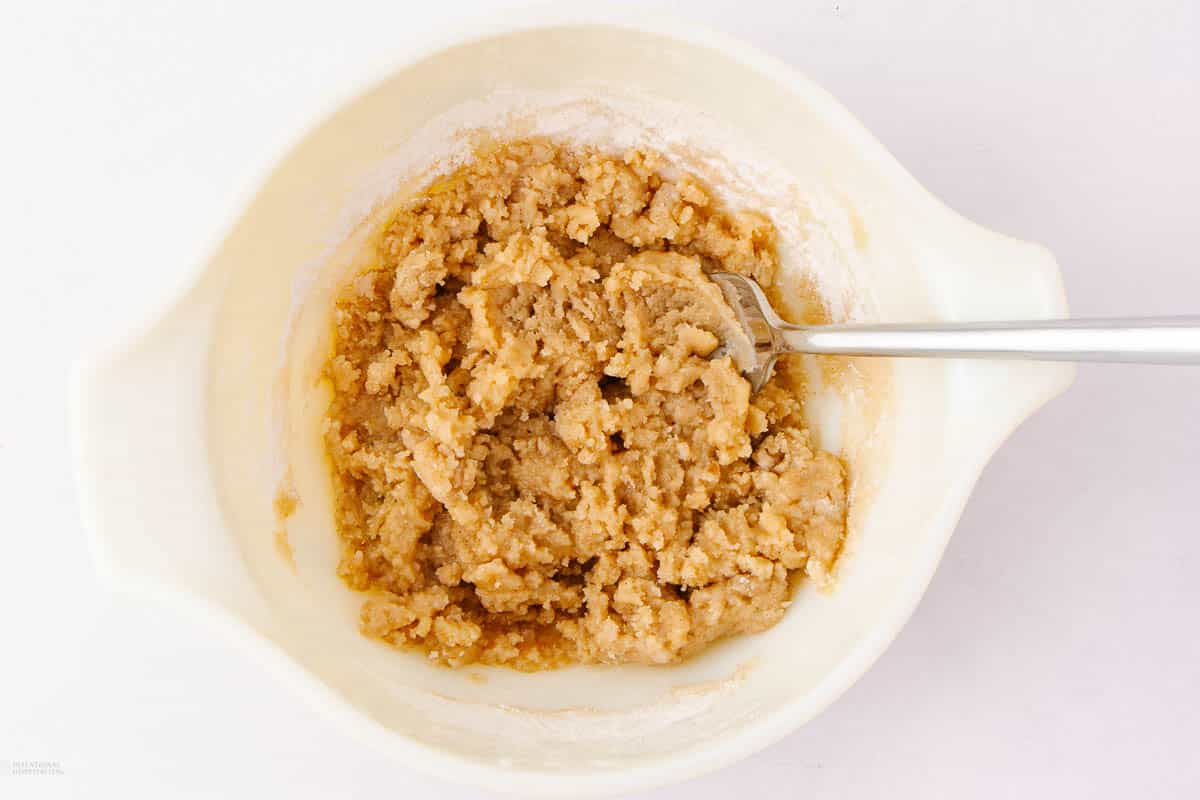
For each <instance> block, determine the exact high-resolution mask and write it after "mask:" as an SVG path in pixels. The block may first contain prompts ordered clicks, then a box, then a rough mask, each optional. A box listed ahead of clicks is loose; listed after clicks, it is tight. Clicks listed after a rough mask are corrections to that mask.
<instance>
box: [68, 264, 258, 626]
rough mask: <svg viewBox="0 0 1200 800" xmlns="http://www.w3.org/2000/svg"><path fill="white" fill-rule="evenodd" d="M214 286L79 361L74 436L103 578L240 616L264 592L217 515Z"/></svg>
mask: <svg viewBox="0 0 1200 800" xmlns="http://www.w3.org/2000/svg"><path fill="white" fill-rule="evenodd" d="M221 288H222V286H221V283H220V281H218V280H216V276H212V277H209V278H202V279H201V280H200V281H199V282H198V283H197V284H195V285H194V286H193V287H192V288H191V289H190V290H188V291H187V293H186V294H185V295H184V296H183V297H182V299H180V300H179V301H178V302H177V303H176V304H175V306H174V308H172V309H171V310H170V311H169V312H168V313H166V314H165V315H163V316H162V317H160V318H159V319H157V320H156V321H155V322H153V323H152V324H151V325H149V326H146V327H145V329H144V332H143V333H141V334H140V335H137V336H134V337H131V338H128V339H126V340H125V343H124V344H121V345H117V346H116V347H111V348H108V349H107V351H106V352H104V353H103V354H101V355H99V356H97V357H94V358H89V359H84V360H81V361H80V362H79V363H77V364H76V365H75V367H74V370H73V374H72V376H71V377H72V379H71V396H70V398H69V403H70V410H71V428H72V431H71V433H72V436H71V438H72V444H73V449H74V460H75V472H76V484H77V487H78V495H79V504H80V512H81V515H82V518H83V524H84V528H85V529H86V531H87V534H88V537H89V540H90V545H91V549H92V554H93V557H94V559H95V562H96V567H97V570H98V572H99V573H100V575H101V577H102V579H104V580H106V581H108V582H109V583H110V584H111V585H112V586H113V587H114V588H117V589H122V590H127V589H132V588H151V589H158V590H165V591H167V592H176V591H180V590H183V591H185V592H188V593H193V594H199V595H202V596H205V597H207V598H208V599H211V600H217V601H219V602H220V603H221V604H222V605H225V606H227V607H229V608H230V610H233V609H235V608H236V610H237V611H238V612H239V613H241V614H242V615H243V616H244V615H246V614H247V613H252V612H255V611H258V610H260V609H261V603H262V600H261V597H260V595H259V593H258V591H257V590H256V588H255V586H254V585H253V582H252V581H251V579H250V576H249V574H248V573H247V571H246V568H245V566H244V561H243V559H242V557H241V555H240V553H239V552H238V549H237V547H236V545H235V543H234V542H233V541H232V538H231V537H230V535H229V533H228V530H227V527H226V525H225V523H224V521H223V519H222V512H221V506H220V503H219V499H218V497H217V496H216V492H215V489H214V485H213V481H212V480H211V474H210V465H209V460H208V450H207V445H206V415H207V414H206V407H207V404H208V392H207V385H208V378H207V375H208V350H209V342H210V334H211V330H212V326H213V322H214V319H215V316H216V309H217V306H218V303H219V300H220V296H221Z"/></svg>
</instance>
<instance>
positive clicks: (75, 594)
mask: <svg viewBox="0 0 1200 800" xmlns="http://www.w3.org/2000/svg"><path fill="white" fill-rule="evenodd" d="M470 5H471V6H472V7H478V6H480V5H482V4H470ZM659 5H662V6H663V7H667V8H670V5H671V4H659ZM723 5H724V4H721V3H715V2H713V3H695V2H693V3H689V4H684V5H680V8H681V9H683V10H685V11H686V12H687V13H688V14H689V15H690V16H696V17H699V18H701V19H702V20H705V21H708V22H710V23H712V24H714V25H716V26H719V27H722V28H725V29H727V30H729V31H731V32H733V33H735V34H738V35H741V36H743V37H744V38H746V39H748V40H750V41H752V42H754V43H757V44H759V45H761V46H762V47H764V48H766V49H767V50H769V51H771V52H773V53H775V54H776V55H779V56H781V57H783V58H786V59H788V60H790V61H791V62H792V63H794V64H796V65H797V66H799V67H800V68H801V69H802V70H804V71H805V72H807V73H808V74H809V75H810V76H812V77H813V78H814V79H816V80H817V81H818V82H820V83H821V84H823V85H824V86H825V87H826V88H828V89H829V90H830V91H832V92H833V93H834V94H835V95H837V96H838V97H839V98H840V99H841V100H842V101H843V102H844V103H846V105H848V106H849V107H850V108H851V110H853V111H854V112H855V113H857V114H858V115H859V116H860V118H862V119H863V121H864V122H865V123H866V124H867V126H868V127H869V128H870V129H871V130H872V131H873V132H874V133H875V134H876V135H877V136H878V137H879V138H880V139H881V140H882V141H883V142H884V143H885V144H887V145H888V146H890V147H891V148H892V149H893V151H894V152H895V153H896V155H897V156H898V157H899V159H900V161H901V162H902V163H904V164H905V165H906V166H907V167H908V168H909V169H910V170H911V171H912V172H913V173H914V174H915V175H916V176H917V178H918V179H920V180H922V181H923V182H924V183H925V184H926V185H927V186H928V187H929V188H930V190H931V191H933V192H934V193H935V194H937V195H939V196H940V197H942V198H943V199H945V200H946V201H947V202H949V203H950V204H951V205H953V206H955V207H956V208H958V209H959V210H961V211H962V212H964V213H965V214H966V215H967V216H969V217H971V218H973V219H976V220H977V221H979V222H981V223H983V224H985V225H989V226H991V227H994V228H996V229H997V230H999V231H1001V232H1005V233H1010V234H1013V235H1016V236H1019V237H1022V238H1027V239H1032V240H1034V241H1039V242H1042V243H1044V244H1046V245H1048V246H1049V247H1050V248H1051V249H1052V250H1054V252H1055V253H1056V255H1057V256H1058V258H1059V261H1060V263H1061V264H1062V266H1063V270H1064V272H1065V274H1066V277H1067V282H1068V290H1069V293H1070V297H1071V299H1072V302H1073V307H1074V311H1075V313H1076V314H1077V315H1088V314H1093V315H1098V314H1109V313H1111V314H1118V313H1119V314H1130V315H1132V314H1153V313H1172V312H1176V313H1182V312H1195V311H1196V307H1197V305H1198V304H1200V300H1198V298H1200V256H1198V255H1197V250H1196V243H1195V235H1196V228H1197V216H1198V212H1197V200H1196V198H1197V197H1198V196H1200V157H1198V156H1197V154H1196V152H1195V150H1194V148H1195V144H1196V142H1197V141H1200V12H1198V10H1197V7H1196V6H1195V5H1194V4H1193V3H1190V2H1187V1H1186V0H1180V1H1179V2H1173V3H1172V2H1167V3H1159V4H1154V5H1152V6H1149V7H1137V6H1136V4H1126V3H1120V4H1118V3H1112V4H1110V5H1105V6H1102V7H1097V6H1092V7H1090V8H1088V7H1084V6H1083V5H1082V4H1079V6H1078V7H1075V6H1076V4H1061V3H1060V4H1054V7H1051V8H1047V7H1046V6H1049V5H1052V4H1045V3H1032V2H1030V3H1025V2H1022V3H1018V4H1014V3H1008V4H1004V8H1003V10H1001V9H1000V8H997V9H995V10H993V11H991V12H985V11H982V10H973V9H969V8H966V7H964V6H963V5H962V4H958V3H949V2H945V3H913V2H908V3H903V2H894V3H891V2H889V3H875V4H870V5H868V4H861V3H857V2H852V1H851V0H844V1H843V2H841V3H796V4H792V3H779V4H776V5H767V4H748V3H745V2H743V3H739V4H737V5H736V7H731V8H728V9H725V8H722V7H721V6H723ZM243 6H252V7H251V8H245V7H243ZM338 6H339V11H338V13H337V14H336V15H335V14H334V12H333V11H332V10H328V11H324V12H320V13H314V12H297V11H296V10H295V9H294V8H291V7H289V6H287V5H282V4H280V5H276V6H268V5H265V4H236V5H233V4H231V5H230V6H229V8H227V9H224V10H222V9H220V8H217V7H215V6H214V4H195V5H181V7H179V8H171V7H169V6H168V5H167V4H162V3H159V4H149V3H140V4H137V6H134V5H133V4H119V5H118V4H102V3H86V4H85V3H78V4H74V5H72V6H71V7H66V8H60V9H35V7H34V4H27V5H26V6H24V7H23V8H22V10H21V11H19V12H17V18H16V22H15V25H14V24H6V26H5V28H4V30H3V31H2V32H0V37H3V39H4V40H3V41H0V53H2V54H3V55H0V59H4V61H5V62H6V63H4V64H3V66H4V67H6V69H5V70H4V71H3V72H2V73H0V74H4V76H5V77H4V78H3V79H0V80H2V81H3V84H4V85H3V86H0V88H2V89H3V94H2V95H0V96H3V97H5V98H6V99H7V100H8V103H7V106H8V107H9V108H10V109H12V108H16V109H17V111H18V112H19V113H15V114H14V113H9V114H8V115H6V116H7V117H8V119H7V120H6V122H5V132H4V134H0V137H3V139H4V140H5V141H7V140H9V139H12V140H13V141H12V143H11V144H8V146H6V147H4V148H3V150H2V151H0V152H2V155H0V175H4V176H5V189H4V193H3V196H2V198H0V204H3V207H2V208H0V212H2V213H3V215H4V218H5V219H6V220H8V221H10V224H6V225H5V226H4V239H3V241H4V243H5V244H6V245H8V246H7V247H6V248H5V265H4V267H3V269H4V270H5V273H4V274H5V275H6V277H7V278H8V286H7V287H6V291H5V292H4V293H2V294H0V320H2V321H0V325H2V326H3V328H0V335H3V341H4V351H3V352H4V354H5V356H6V358H5V361H6V365H7V367H8V370H7V378H6V380H5V389H6V392H5V393H4V396H3V397H2V398H0V411H3V412H4V414H3V419H4V423H3V426H0V486H3V487H4V489H3V492H4V494H3V497H4V500H5V508H6V511H7V513H8V520H7V524H6V525H5V526H4V530H5V533H6V546H7V549H6V551H5V558H4V560H3V561H2V562H0V608H2V609H3V611H0V622H2V623H3V626H4V632H5V634H6V636H5V648H4V651H3V655H4V657H3V659H0V761H2V760H18V759H37V760H54V761H58V762H60V763H61V764H62V766H63V769H64V771H65V772H66V773H67V774H66V775H65V776H61V777H20V778H15V777H5V776H4V775H3V772H0V795H4V796H14V797H23V796H38V795H45V796H51V797H60V796H71V795H82V796H109V795H116V794H118V793H120V794H122V795H128V796H140V795H142V794H148V793H151V792H158V793H166V794H168V795H171V796H187V795H188V793H189V792H191V793H194V794H195V795H196V796H201V795H207V794H212V793H215V792H223V793H226V794H230V795H235V796H241V795H246V796H249V795H251V794H252V793H253V794H258V793H260V792H263V791H275V792H278V791H283V790H286V791H287V792H288V793H289V794H290V795H291V796H295V797H304V796H312V797H320V796H327V795H329V794H330V793H332V792H333V791H334V790H335V788H336V787H340V786H342V785H344V784H345V783H346V782H347V781H348V782H350V783H351V785H352V786H353V787H354V789H355V792H354V793H355V794H356V795H365V793H366V792H368V791H387V792H396V791H402V792H403V793H405V794H406V795H407V796H414V797H421V796H435V795H436V796H439V797H456V796H457V797H474V796H477V793H473V792H470V791H467V790H457V789H455V788H453V787H449V786H447V785H444V784H440V783H436V782H433V781H430V780H427V779H424V778H421V777H419V776H416V775H412V774H409V773H406V772H404V771H402V770H400V769H398V768H397V767H396V766H395V765H394V764H392V763H390V762H388V761H386V760H384V759H382V758H381V757H379V756H377V755H376V754H374V753H372V752H362V751H360V750H359V749H358V748H357V747H356V746H355V744H354V743H353V742H351V741H348V740H346V739H345V738H343V737H342V736H341V735H340V734H339V733H338V732H337V731H335V730H334V729H332V728H331V727H330V726H329V725H327V724H326V723H324V722H323V721H322V720H320V719H318V718H317V717H316V716H315V715H314V714H312V713H311V712H309V711H307V710H306V709H304V708H303V707H300V706H298V705H297V704H296V703H295V701H294V698H293V697H292V696H291V695H290V694H288V693H287V692H286V691H285V690H283V689H282V688H280V687H275V686H272V685H270V683H269V682H268V681H267V680H266V678H265V677H264V675H263V673H262V672H261V671H259V670H258V668H257V667H255V666H254V665H253V664H252V663H250V662H249V661H248V659H246V658H245V657H243V656H242V655H241V654H240V653H239V652H235V651H233V650H231V649H229V648H228V646H227V645H225V644H224V643H223V642H222V641H220V640H218V639H215V638H213V637H211V636H210V635H208V634H207V633H205V632H203V631H201V630H199V629H198V628H196V627H195V626H194V625H192V624H191V623H190V622H188V621H186V620H181V619H179V618H177V617H175V616H174V615H173V614H171V613H167V612H160V611H158V610H157V609H154V608H149V607H147V604H146V602H145V600H144V598H138V597H133V598H128V599H126V598H111V597H109V596H108V595H107V594H106V593H105V592H103V591H102V590H100V589H99V587H97V585H96V583H95V580H94V578H93V577H92V571H91V565H90V561H89V558H88V555H87V553H86V551H85V550H84V548H83V542H82V537H81V533H80V530H79V525H78V523H77V521H76V518H75V508H74V501H73V491H72V488H71V486H70V480H69V476H68V473H67V459H66V456H65V446H66V437H65V431H64V425H63V417H64V415H65V411H64V391H65V367H66V364H67V362H68V360H69V359H70V357H71V356H72V355H73V353H74V352H75V351H76V350H77V349H78V348H79V347H80V345H81V344H82V343H83V341H84V340H85V339H86V338H87V333H86V331H89V330H93V329H105V330H109V329H111V328H113V327H114V326H119V325H120V324H121V323H122V321H123V320H125V319H127V318H128V316H129V314H130V312H131V309H134V308H136V307H137V306H138V304H139V301H138V297H139V296H141V295H142V294H143V292H145V293H146V294H147V295H149V294H150V292H149V291H148V289H149V287H150V286H153V287H156V288H160V287H162V286H164V285H169V284H173V283H175V282H176V281H177V280H178V279H179V277H180V275H181V272H182V267H183V266H184V265H183V264H180V263H178V261H176V260H173V259H172V252H173V251H176V250H177V251H179V252H183V253H188V252H192V251H194V249H195V247H194V245H195V243H197V242H199V241H202V240H203V237H204V234H205V231H206V230H207V227H206V226H207V225H209V224H211V222H212V220H211V215H212V214H213V213H216V212H218V211H219V210H220V209H222V208H223V203H224V199H225V197H226V196H227V194H228V193H229V192H230V191H231V186H232V185H234V184H235V183H236V182H237V180H239V179H240V177H241V175H242V173H243V171H244V167H245V165H246V164H249V163H252V162H253V161H254V160H255V159H256V158H257V156H258V155H259V154H260V153H261V152H262V148H269V147H271V146H272V145H273V143H274V142H275V141H276V139H277V138H278V136H279V135H280V134H281V133H286V132H287V131H290V130H294V129H295V128H296V126H298V125H300V124H303V123H304V122H305V119H304V115H303V114H302V113H301V109H307V107H308V104H307V103H306V102H305V98H307V97H310V96H311V94H310V93H311V92H314V91H318V88H317V87H319V86H320V85H321V84H322V82H325V81H339V80H345V79H348V78H352V77H353V76H356V75H359V74H361V73H362V72H363V71H364V69H365V66H366V65H369V64H374V63H379V62H380V61H385V62H386V61H387V60H388V53H389V52H394V50H395V48H398V47H402V46H403V42H404V41H405V40H406V39H408V38H410V37H414V36H418V35H419V33H420V30H421V28H422V26H425V25H429V24H431V23H433V22H435V20H434V16H435V15H437V17H439V18H441V17H443V16H444V15H447V14H462V13H467V6H468V4H465V3H459V4H455V5H453V6H452V5H451V4H449V3H442V4H439V5H438V6H437V9H436V10H430V11H427V12H424V13H423V14H420V15H419V14H417V13H416V12H415V11H412V10H403V9H401V8H400V7H399V4H394V3H386V4H385V3H380V4H377V5H374V6H370V7H368V6H367V5H366V4H352V3H341V4H338ZM298 15H299V16H298ZM347 20H349V21H347ZM1197 397H1200V370H1194V369H1191V370H1186V371H1184V370H1167V369H1163V368H1148V367H1145V368H1143V367H1130V368H1120V367H1094V368H1085V369H1083V370H1082V371H1081V373H1080V378H1079V380H1078V382H1077V384H1076V386H1075V387H1074V388H1073V389H1072V390H1071V391H1070V392H1069V393H1068V395H1067V396H1065V397H1063V398H1061V399H1059V400H1058V401H1056V402H1055V403H1054V404H1053V405H1052V406H1051V407H1049V408H1048V409H1046V410H1045V411H1044V412H1042V413H1041V414H1040V415H1039V416H1038V417H1036V418H1035V419H1034V420H1033V421H1032V422H1030V423H1029V424H1027V425H1026V426H1025V427H1024V428H1023V429H1022V430H1021V431H1020V432H1019V433H1018V434H1017V435H1016V437H1015V438H1014V439H1013V440H1012V441H1011V442H1010V443H1009V445H1007V446H1006V447H1005V448H1004V449H1003V450H1002V451H1001V453H1000V454H999V455H998V456H997V458H996V459H995V460H994V461H993V463H992V465H991V466H990V467H989V469H988V471H987V474H986V475H985V476H984V479H983V481H982V482H981V484H980V486H979V488H978V489H977V491H976V493H975V495H974V498H973V500H972V501H971V504H970V505H969V507H968V509H967V512H966V515H965V517H964V519H963V522H962V524H961V525H960V527H959V531H958V533H957V534H956V537H955V539H954V541H953V542H952V544H951V546H950V550H949V552H948V555H947V558H946V560H945V562H943V565H942V568H941V570H940V571H939V573H938V575H937V577H936V578H935V580H934V583H933V586H932V587H931V590H930V592H929V594H928V595H927V596H926V598H925V601H924V602H923V604H922V607H921V608H920V610H919V611H918V612H917V615H916V616H915V617H914V619H913V621H912V622H911V623H910V625H909V626H908V628H907V629H906V630H905V631H904V633H902V634H901V636H900V638H899V640H898V641H897V642H896V644H895V645H894V646H893V648H892V649H891V650H890V651H889V652H888V653H887V654H886V655H885V656H884V657H883V659H882V660H881V661H880V662H879V664H878V665H877V666H876V667H875V669H874V670H873V671H872V672H870V673H869V674H868V675H867V677H866V678H864V679H863V680H862V681H861V682H860V683H859V684H858V685H857V686H856V687H855V688H853V689H852V690H851V691H850V692H849V693H848V694H847V695H846V696H845V697H844V698H843V699H842V700H841V701H840V702H839V703H838V704H837V705H835V706H834V707H833V708H832V709H831V710H830V711H828V712H827V713H826V714H824V715H823V716H822V717H820V718H819V719H817V720H816V721H815V722H813V723H812V724H810V725H809V726H807V727H806V728H804V729H803V730H801V731H800V732H799V733H797V734H795V735H793V736H791V737H790V738H788V739H786V740H785V741H784V742H782V743H780V744H779V745H777V746H775V747H773V748H772V749H770V750H768V751H766V752H765V753H762V754H760V755H758V756H756V757H753V758H751V759H750V760H748V761H746V762H743V763H742V764H740V765H739V766H737V767H734V768H732V769H729V770H725V771H724V772H721V773H718V774H716V775H713V776H709V777H707V778H704V779H701V780H700V781H696V782H693V783H691V784H686V785H683V786H679V787H674V788H669V789H664V790H660V791H658V792H655V793H652V795H650V796H652V797H657V798H674V797H679V798H682V797H684V796H693V795H696V794H700V795H702V796H711V797H724V796H728V795H729V794H731V793H733V792H738V793H744V792H745V791H746V790H745V789H743V788H742V787H743V786H750V787H753V791H756V792H757V793H759V794H766V795H767V796H773V795H776V794H780V793H782V787H785V786H790V785H795V786H796V787H797V793H799V792H804V793H805V794H811V795H812V796H837V797H875V796H879V795H880V794H882V793H884V792H887V793H888V795H890V796H893V797H896V796H901V797H905V796H912V797H918V796H919V797H939V796H947V797H950V796H971V797H1008V796H1013V795H1032V796H1041V795H1049V794H1051V793H1058V794H1068V795H1083V794H1087V795H1089V796H1093V797H1095V796H1113V797H1116V796H1124V795H1129V794H1136V795H1137V796H1161V797H1178V796H1184V795H1188V794H1193V793H1195V792H1196V791H1197V790H1198V789H1200V766H1198V762H1197V759H1196V758H1195V755H1194V747H1195V742H1196V741H1197V740H1198V739H1200V717H1198V715H1197V711H1198V708H1197V707H1198V705H1200V690H1198V689H1197V687H1196V679H1195V676H1196V674H1197V673H1198V672H1200V669H1198V665H1200V645H1198V644H1197V639H1196V637H1195V635H1194V633H1193V631H1194V630H1195V628H1196V620H1197V611H1198V610H1200V588H1198V587H1197V586H1196V582H1195V580H1194V579H1193V575H1195V574H1196V572H1197V566H1200V537H1198V536H1197V533H1200V521H1198V520H1197V517H1196V515H1195V512H1194V510H1193V508H1194V494H1195V487H1196V485H1197V479H1198V477H1200V421H1198V417H1197V415H1196V414H1195V407H1196V402H1197V400H1196V398H1197ZM180 513H186V509H181V512H180ZM0 766H2V765H0Z"/></svg>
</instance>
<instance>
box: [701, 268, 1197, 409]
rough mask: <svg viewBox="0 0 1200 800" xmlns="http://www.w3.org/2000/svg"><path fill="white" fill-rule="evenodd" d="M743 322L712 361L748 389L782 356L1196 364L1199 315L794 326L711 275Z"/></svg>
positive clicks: (731, 277)
mask: <svg viewBox="0 0 1200 800" xmlns="http://www.w3.org/2000/svg"><path fill="white" fill-rule="evenodd" d="M709 277H710V278H712V279H713V280H714V281H716V283H717V285H718V286H720V287H721V291H722V292H724V294H725V298H726V299H727V300H728V301H729V305H730V306H732V307H733V311H734V313H735V314H736V315H737V318H738V322H739V323H740V324H741V331H740V332H738V331H734V332H733V335H731V336H728V337H726V340H725V342H724V343H723V344H722V346H721V348H720V350H719V351H718V355H730V356H732V357H733V361H734V363H735V364H736V365H737V367H738V369H740V370H741V371H742V374H743V375H745V376H746V378H747V379H748V380H749V381H750V386H751V388H752V389H753V391H756V392H757V391H758V390H759V389H761V388H762V386H763V384H765V383H766V382H767V381H768V380H769V379H770V377H771V370H772V369H773V368H774V366H775V359H777V358H778V357H779V356H780V355H781V354H783V353H817V354H822V355H852V356H919V357H926V358H1009V359H1011V358H1024V359H1032V360H1035V361H1109V362H1125V363H1143V364H1200V316H1186V317H1149V318H1145V319H1054V320H1030V321H1027V322H965V323H950V324H920V323H900V324H886V325H853V324H851V325H793V324H791V323H789V322H784V321H783V320H782V319H781V318H780V317H779V315H778V314H777V313H775V309H774V308H772V307H771V303H770V301H769V300H767V296H766V295H765V294H764V293H763V290H762V287H760V286H759V285H758V283H756V282H755V281H754V280H753V279H751V278H747V277H745V276H742V275H735V274H733V273H730V272H714V273H711V274H710V275H709Z"/></svg>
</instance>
